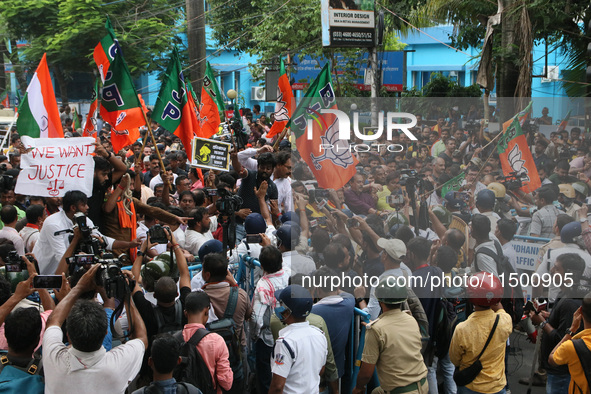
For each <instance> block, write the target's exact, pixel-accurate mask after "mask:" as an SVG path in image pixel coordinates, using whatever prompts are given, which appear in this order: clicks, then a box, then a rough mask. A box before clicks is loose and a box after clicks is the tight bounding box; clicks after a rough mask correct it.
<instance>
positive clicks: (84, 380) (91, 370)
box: [43, 264, 148, 394]
mask: <svg viewBox="0 0 591 394" xmlns="http://www.w3.org/2000/svg"><path fill="white" fill-rule="evenodd" d="M99 268H101V267H100V265H99V264H96V265H94V266H93V267H92V268H91V269H90V270H88V272H86V273H85V274H84V275H83V276H82V278H81V279H80V281H79V282H78V284H77V285H76V286H75V287H74V288H73V289H72V290H71V291H70V293H69V294H68V295H67V296H66V297H65V298H64V299H63V300H62V301H61V302H60V303H59V305H58V306H57V307H56V308H55V310H54V311H53V313H52V314H51V316H49V320H48V321H47V329H46V331H45V335H44V337H43V366H44V368H45V375H46V380H45V387H46V392H47V393H77V394H78V393H97V392H99V393H100V392H104V393H124V392H125V389H126V388H127V386H128V384H129V382H130V381H131V380H132V379H133V378H134V377H135V376H136V375H137V373H138V372H139V369H140V366H141V362H142V358H143V355H144V351H145V350H146V347H147V346H148V337H147V335H146V327H145V326H144V322H143V321H142V318H141V316H140V314H139V313H138V310H137V309H136V307H135V305H134V303H133V302H132V301H131V300H130V299H129V298H127V297H126V300H125V307H126V311H127V316H128V318H130V320H131V321H132V322H133V333H132V338H134V339H132V340H130V341H129V342H127V343H126V344H124V345H120V346H118V347H116V348H114V349H113V350H111V351H110V352H106V351H105V349H104V348H103V347H102V342H103V338H104V337H105V333H106V332H107V324H108V322H107V318H106V315H105V312H104V311H103V309H102V308H101V307H100V306H99V305H98V304H97V303H96V302H94V301H87V300H78V299H79V298H80V296H81V295H82V294H84V293H86V292H89V291H93V290H95V288H96V282H95V277H96V275H97V272H98V270H99ZM66 317H67V322H66V328H67V330H68V339H69V342H70V343H71V345H72V346H71V347H70V348H68V347H66V345H64V343H63V342H62V339H63V332H62V328H61V327H62V325H63V323H64V321H66Z"/></svg>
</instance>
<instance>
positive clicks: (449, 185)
mask: <svg viewBox="0 0 591 394" xmlns="http://www.w3.org/2000/svg"><path fill="white" fill-rule="evenodd" d="M465 178H466V173H465V172H462V173H460V174H459V175H457V176H456V177H454V178H452V179H450V180H449V181H447V182H445V183H444V184H443V186H442V187H441V197H443V198H445V195H446V194H447V192H456V191H458V190H460V187H462V182H464V179H465Z"/></svg>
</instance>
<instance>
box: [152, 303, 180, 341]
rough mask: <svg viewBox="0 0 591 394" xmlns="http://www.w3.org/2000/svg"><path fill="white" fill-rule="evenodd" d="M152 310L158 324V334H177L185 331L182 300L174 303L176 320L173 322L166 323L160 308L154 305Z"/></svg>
mask: <svg viewBox="0 0 591 394" xmlns="http://www.w3.org/2000/svg"><path fill="white" fill-rule="evenodd" d="M152 308H153V309H154V317H155V318H156V323H157V324H158V334H162V333H165V332H173V331H175V332H176V331H180V330H182V329H183V306H182V304H181V300H176V301H175V302H174V320H173V321H171V322H167V321H166V319H165V318H164V314H163V313H162V309H161V307H160V306H158V305H152Z"/></svg>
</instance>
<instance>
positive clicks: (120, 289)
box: [94, 253, 131, 300]
mask: <svg viewBox="0 0 591 394" xmlns="http://www.w3.org/2000/svg"><path fill="white" fill-rule="evenodd" d="M97 263H99V264H100V265H101V267H100V268H99V270H98V271H97V272H96V276H95V277H94V281H95V282H96V284H97V286H101V287H103V288H104V289H105V292H106V293H107V297H109V298H116V299H118V300H122V299H124V298H125V297H126V296H127V295H128V294H129V293H131V289H130V288H129V285H128V284H127V278H126V277H125V275H123V272H121V266H120V265H121V263H120V262H119V260H118V259H116V258H114V256H113V255H112V254H110V253H104V254H103V256H102V258H100V259H97Z"/></svg>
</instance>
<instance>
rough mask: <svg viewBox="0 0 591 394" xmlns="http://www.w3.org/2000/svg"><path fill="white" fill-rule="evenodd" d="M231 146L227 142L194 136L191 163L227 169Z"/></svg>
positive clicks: (216, 168)
mask: <svg viewBox="0 0 591 394" xmlns="http://www.w3.org/2000/svg"><path fill="white" fill-rule="evenodd" d="M231 146H232V145H231V144H229V143H227V142H221V141H216V140H208V139H205V138H198V137H195V138H194V139H193V155H192V160H191V165H192V166H195V167H201V168H211V169H214V170H222V171H229V167H230V149H231Z"/></svg>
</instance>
